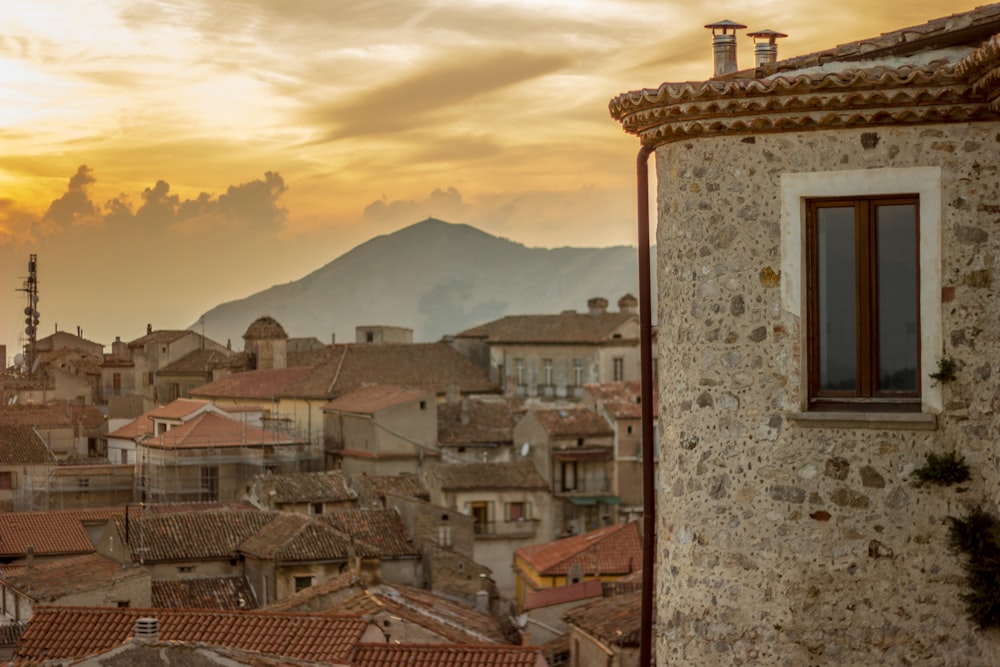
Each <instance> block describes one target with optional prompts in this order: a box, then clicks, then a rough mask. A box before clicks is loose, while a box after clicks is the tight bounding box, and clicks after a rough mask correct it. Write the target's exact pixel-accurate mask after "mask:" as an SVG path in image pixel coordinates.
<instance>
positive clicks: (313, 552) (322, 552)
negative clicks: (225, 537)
mask: <svg viewBox="0 0 1000 667" xmlns="http://www.w3.org/2000/svg"><path fill="white" fill-rule="evenodd" d="M351 548H352V547H351V538H350V537H349V536H348V535H347V534H345V533H344V532H342V531H340V530H337V529H336V528H334V527H333V526H331V525H330V523H329V522H325V521H322V520H320V517H309V516H304V515H302V514H292V513H290V512H277V513H276V514H275V515H274V517H273V518H272V519H271V521H269V522H268V523H267V525H266V526H264V527H262V528H261V529H260V530H259V531H257V532H256V533H254V534H253V535H251V536H250V537H248V538H247V539H246V540H244V541H243V543H242V544H241V545H240V551H241V552H242V553H244V554H246V555H248V556H252V557H254V558H260V559H263V560H276V561H284V562H298V561H346V560H347V559H348V558H349V557H350V555H351ZM353 548H354V549H355V553H356V554H357V555H358V556H361V557H364V558H374V557H378V556H380V555H382V554H381V553H380V552H379V551H378V550H377V549H374V548H372V547H370V546H368V545H367V544H365V543H364V542H363V541H360V540H359V541H355V543H354V547H353Z"/></svg>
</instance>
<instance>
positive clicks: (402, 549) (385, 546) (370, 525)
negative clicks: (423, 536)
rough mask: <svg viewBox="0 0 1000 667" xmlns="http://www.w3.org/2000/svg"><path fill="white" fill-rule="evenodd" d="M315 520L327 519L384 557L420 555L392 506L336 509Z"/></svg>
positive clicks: (341, 530)
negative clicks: (384, 507) (390, 507)
mask: <svg viewBox="0 0 1000 667" xmlns="http://www.w3.org/2000/svg"><path fill="white" fill-rule="evenodd" d="M316 519H319V520H323V521H326V522H328V523H329V524H330V525H331V526H333V527H334V528H336V529H337V530H339V531H340V532H342V533H346V534H348V535H350V536H352V537H353V538H354V539H355V540H357V541H358V542H363V543H364V544H367V545H370V546H372V547H374V548H375V550H376V552H377V554H378V555H379V556H381V557H383V558H408V557H414V556H419V555H420V550H419V549H418V548H417V547H416V546H415V545H414V544H413V541H412V540H411V539H410V536H409V534H408V533H407V532H406V527H405V526H404V525H403V520H402V519H401V518H400V516H399V514H398V513H396V511H395V510H391V509H357V510H338V511H336V512H330V513H329V514H322V515H320V516H318V517H316Z"/></svg>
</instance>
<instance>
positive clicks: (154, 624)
mask: <svg viewBox="0 0 1000 667" xmlns="http://www.w3.org/2000/svg"><path fill="white" fill-rule="evenodd" d="M159 635H160V623H159V621H157V620H156V618H153V617H150V616H142V617H140V618H137V619H135V638H136V639H150V640H152V639H156V638H157V637H159Z"/></svg>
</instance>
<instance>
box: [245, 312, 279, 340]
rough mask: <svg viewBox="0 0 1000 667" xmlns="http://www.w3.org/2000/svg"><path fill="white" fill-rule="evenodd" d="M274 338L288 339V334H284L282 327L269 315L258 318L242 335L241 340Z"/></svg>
mask: <svg viewBox="0 0 1000 667" xmlns="http://www.w3.org/2000/svg"><path fill="white" fill-rule="evenodd" d="M275 338H288V334H286V333H285V329H284V327H282V326H281V325H280V324H278V320H276V319H274V318H273V317H271V316H270V315H264V316H263V317H258V318H257V319H256V320H254V323H253V324H251V325H250V326H249V328H247V332H246V333H245V334H243V340H274V339H275Z"/></svg>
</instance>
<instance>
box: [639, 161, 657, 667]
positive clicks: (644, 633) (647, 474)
mask: <svg viewBox="0 0 1000 667" xmlns="http://www.w3.org/2000/svg"><path fill="white" fill-rule="evenodd" d="M652 153H653V149H652V148H651V147H650V146H646V145H643V146H642V147H641V148H640V149H639V155H638V156H637V158H636V191H637V195H638V197H637V199H638V207H639V216H638V218H639V359H640V366H641V368H640V378H641V382H642V388H641V394H640V396H641V403H642V405H641V407H642V616H641V621H640V628H639V665H640V666H641V667H649V665H650V664H652V657H653V617H654V614H653V612H654V609H653V601H654V598H653V585H654V581H655V580H654V578H653V567H654V566H655V563H656V489H654V488H653V484H654V483H655V480H654V475H653V472H654V463H655V461H654V459H653V456H654V454H653V452H654V449H653V323H652V319H653V316H652V305H651V304H652V298H651V296H650V285H649V282H650V269H649V156H650V155H652Z"/></svg>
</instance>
